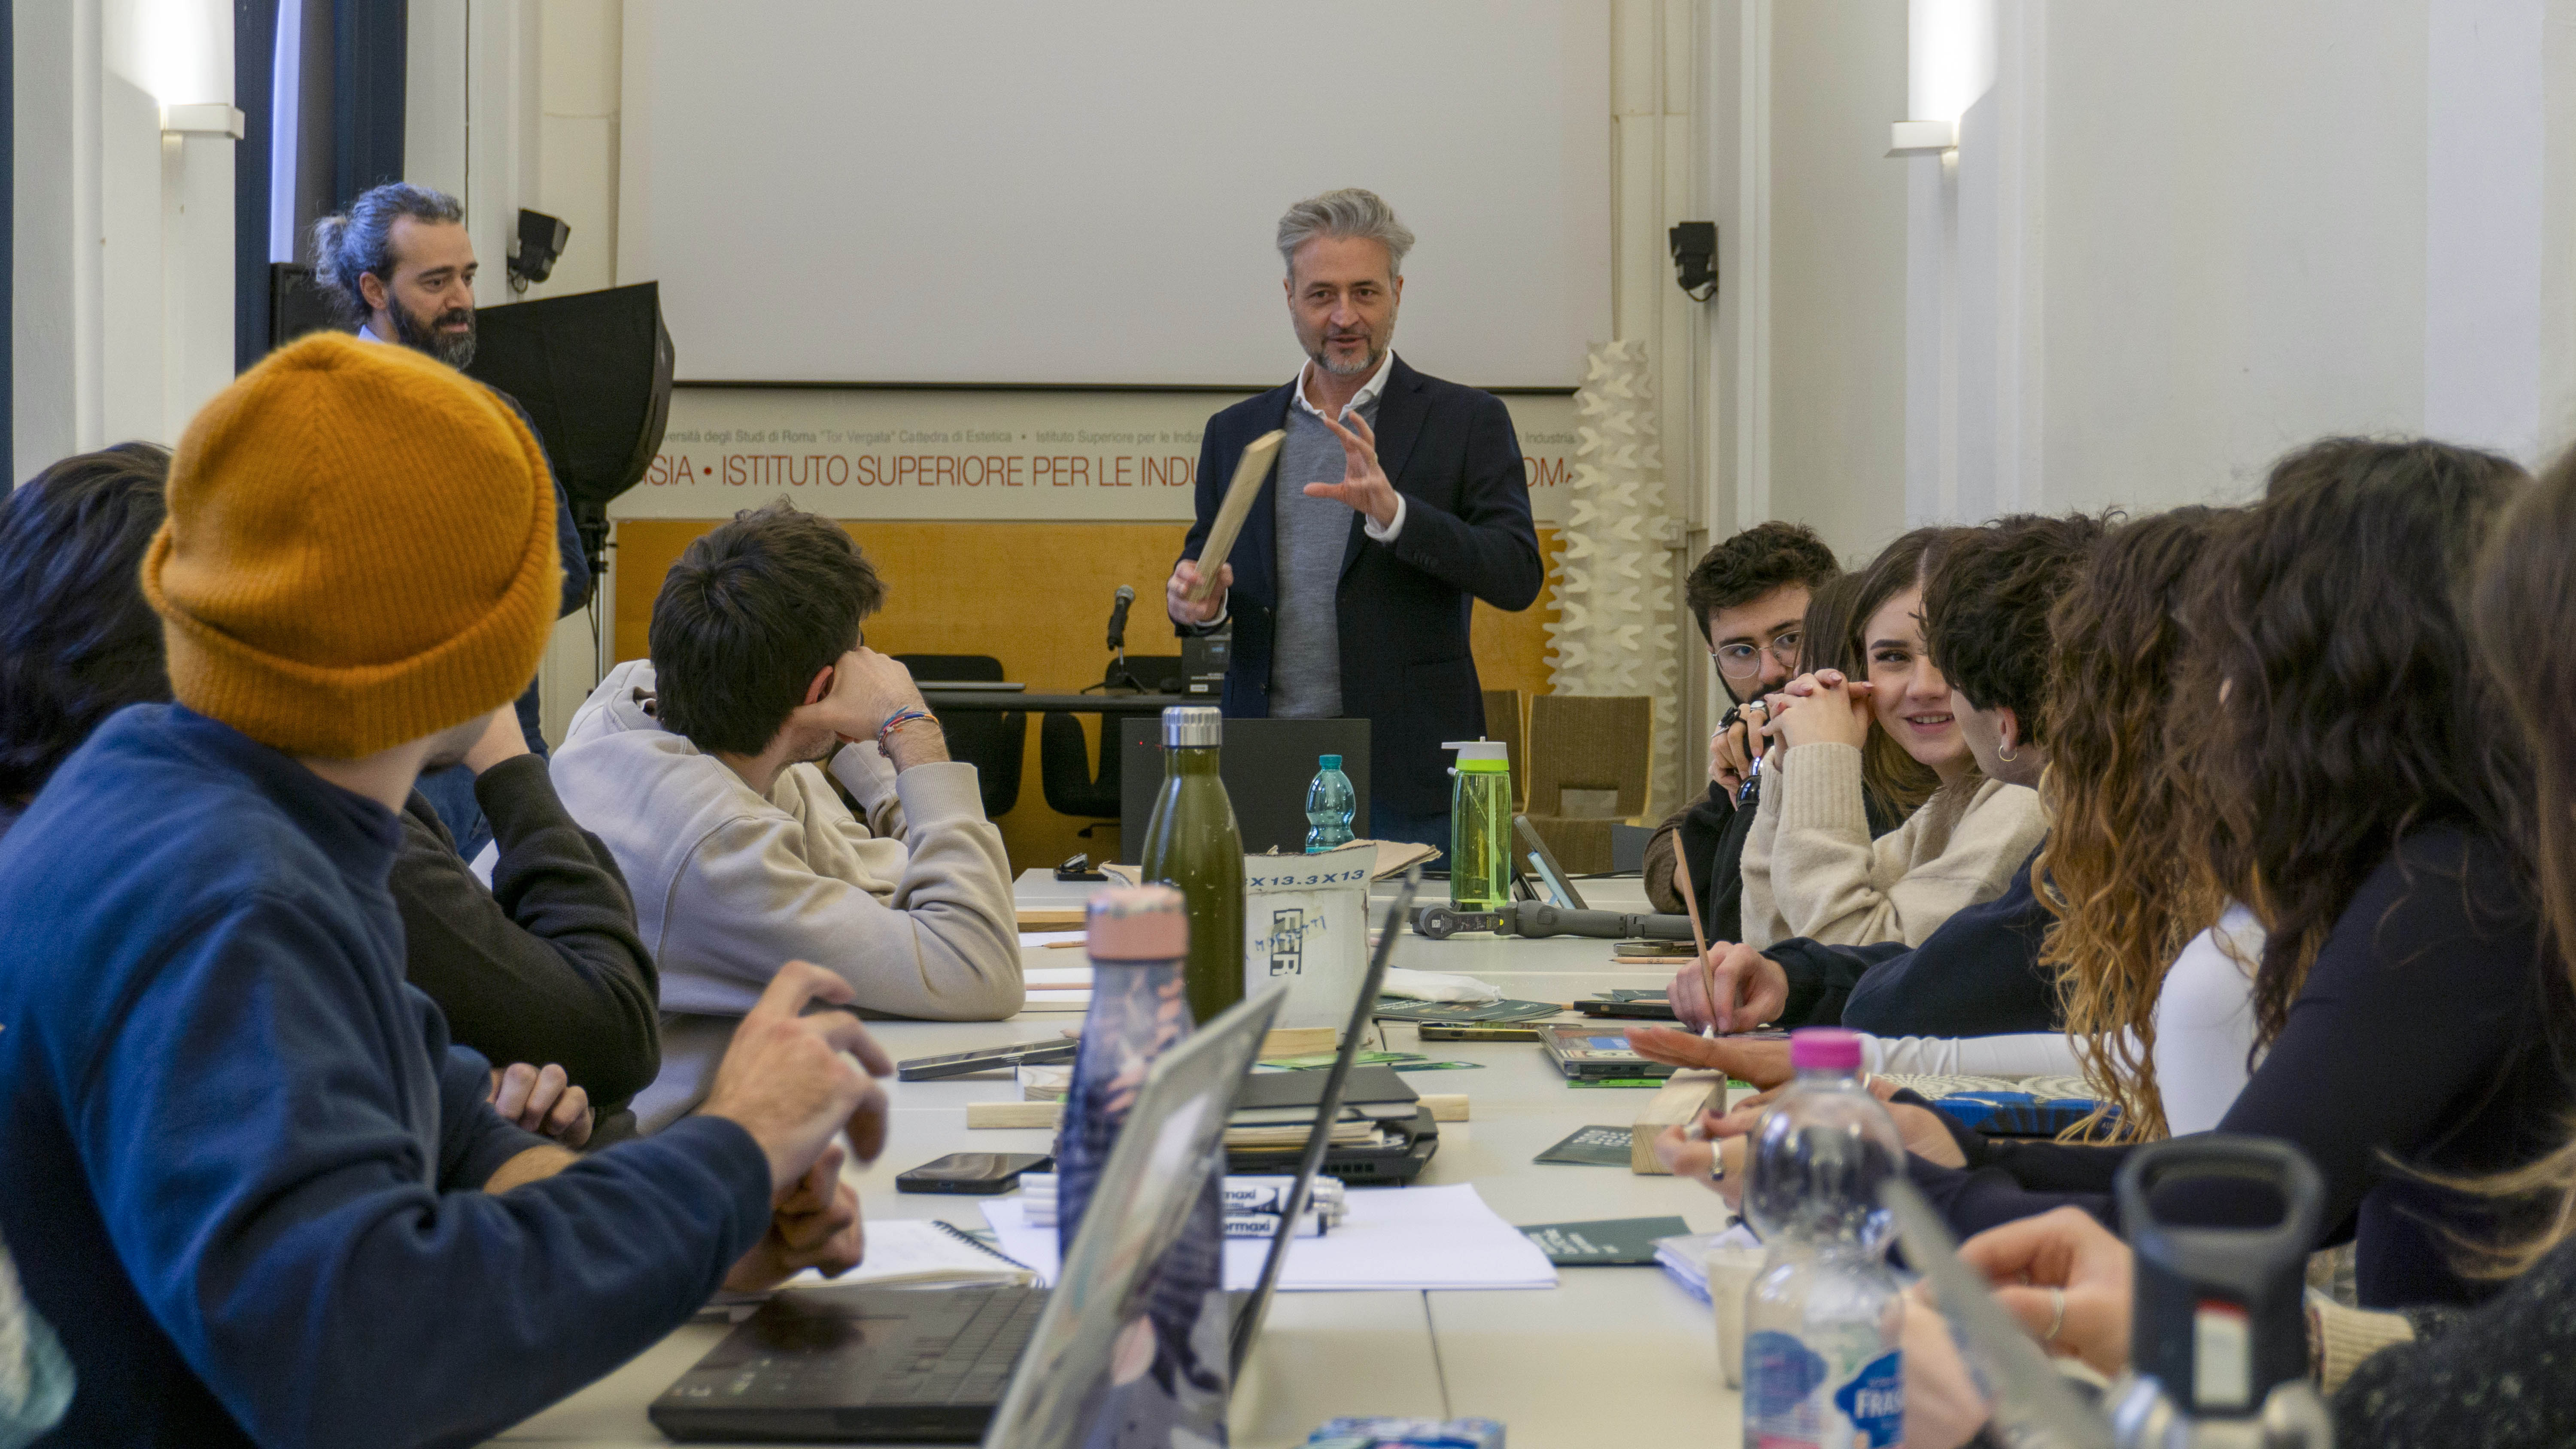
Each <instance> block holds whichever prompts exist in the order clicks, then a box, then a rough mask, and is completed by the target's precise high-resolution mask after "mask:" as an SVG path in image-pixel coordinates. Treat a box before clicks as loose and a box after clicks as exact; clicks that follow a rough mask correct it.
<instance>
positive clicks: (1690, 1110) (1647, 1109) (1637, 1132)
mask: <svg viewBox="0 0 2576 1449" xmlns="http://www.w3.org/2000/svg"><path fill="white" fill-rule="evenodd" d="M1725 1091H1726V1073H1724V1072H1698V1071H1683V1072H1675V1073H1673V1074H1672V1076H1671V1077H1670V1078H1669V1079H1667V1080H1666V1081H1665V1083H1664V1084H1663V1086H1661V1087H1659V1088H1657V1089H1656V1091H1655V1095H1653V1096H1652V1097H1649V1098H1647V1099H1646V1105H1645V1106H1643V1107H1641V1108H1639V1109H1638V1111H1637V1120H1636V1123H1635V1124H1634V1126H1633V1127H1631V1129H1630V1135H1629V1138H1628V1170H1629V1171H1630V1172H1633V1173H1637V1174H1639V1175H1640V1176H1644V1177H1670V1176H1671V1175H1672V1174H1671V1173H1670V1172H1668V1171H1666V1170H1665V1168H1664V1164H1663V1163H1662V1162H1661V1161H1659V1160H1657V1158H1656V1157H1655V1139H1656V1138H1658V1137H1661V1136H1663V1135H1664V1129H1665V1128H1667V1127H1685V1126H1688V1125H1689V1124H1690V1122H1691V1119H1692V1118H1694V1117H1697V1116H1698V1115H1699V1114H1700V1113H1701V1111H1703V1110H1704V1109H1706V1108H1707V1107H1708V1105H1709V1103H1710V1101H1711V1100H1712V1099H1715V1100H1717V1101H1721V1102H1722V1101H1724V1100H1725V1097H1724V1093H1725Z"/></svg>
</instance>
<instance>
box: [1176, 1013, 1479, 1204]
mask: <svg viewBox="0 0 2576 1449" xmlns="http://www.w3.org/2000/svg"><path fill="white" fill-rule="evenodd" d="M1346 1040H1347V1038H1346ZM1324 1075H1325V1074H1324V1073H1322V1072H1318V1071H1303V1072H1269V1073H1264V1074H1262V1075H1260V1076H1256V1077H1254V1078H1252V1079H1251V1080H1250V1081H1248V1082H1245V1083H1244V1084H1243V1096H1242V1097H1241V1099H1240V1100H1238V1101H1237V1103H1236V1105H1235V1113H1234V1125H1236V1126H1238V1127H1247V1126H1266V1125H1269V1124H1271V1123H1279V1124H1282V1125H1290V1124H1299V1123H1306V1122H1312V1121H1314V1120H1315V1114H1316V1113H1317V1111H1318V1110H1319V1109H1320V1107H1321V1104H1322V1101H1323V1097H1322V1092H1323V1090H1324V1087H1325V1083H1324V1082H1323V1081H1321V1080H1319V1079H1320V1078H1322V1077H1324ZM1355 1117H1362V1118H1366V1119H1368V1120H1369V1122H1370V1123H1371V1124H1372V1126H1373V1128H1374V1132H1373V1135H1372V1137H1371V1138H1370V1140H1368V1141H1366V1142H1336V1143H1333V1144H1331V1145H1330V1146H1329V1147H1328V1148H1327V1149H1326V1150H1325V1153H1324V1167H1323V1173H1324V1176H1326V1177H1338V1178H1340V1179H1342V1181H1344V1182H1346V1183H1348V1184H1350V1185H1351V1186H1353V1187H1361V1186H1371V1185H1377V1186H1383V1185H1387V1184H1393V1185H1395V1186H1399V1187H1400V1186H1402V1185H1404V1184H1405V1183H1408V1182H1411V1181H1412V1180H1413V1179H1415V1178H1416V1177H1419V1176H1421V1175H1422V1169H1424V1168H1425V1167H1428V1166H1430V1165H1431V1158H1432V1154H1434V1153H1436V1152H1438V1151H1439V1150H1440V1124H1439V1123H1437V1122H1434V1121H1432V1120H1431V1109H1430V1108H1428V1107H1425V1106H1423V1105H1422V1095H1421V1094H1420V1093H1419V1092H1416V1091H1415V1090H1414V1089H1413V1084H1412V1083H1411V1082H1408V1081H1406V1080H1405V1079H1404V1078H1403V1077H1402V1076H1400V1075H1398V1074H1397V1073H1396V1071H1395V1070H1394V1069H1393V1068H1391V1067H1388V1066H1384V1065H1381V1064H1378V1063H1371V1064H1370V1065H1368V1066H1364V1067H1354V1068H1352V1070H1351V1078H1350V1083H1349V1085H1348V1087H1347V1088H1346V1089H1345V1091H1344V1093H1343V1100H1342V1105H1341V1118H1342V1120H1343V1121H1344V1122H1348V1121H1350V1120H1351V1119H1353V1118H1355ZM1304 1152H1305V1148H1304V1146H1303V1145H1299V1146H1295V1147H1275V1148H1263V1147H1228V1148H1227V1149H1226V1154H1225V1170H1226V1171H1228V1172H1234V1173H1241V1174H1243V1175H1245V1176H1253V1177H1257V1176H1262V1175H1266V1174H1279V1173H1287V1172H1293V1171H1295V1170H1296V1169H1295V1168H1294V1167H1293V1166H1292V1165H1291V1164H1294V1163H1295V1162H1296V1161H1297V1160H1298V1159H1299V1158H1300V1157H1301V1156H1302V1155H1303V1154H1304Z"/></svg>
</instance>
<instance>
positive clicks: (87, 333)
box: [10, 0, 235, 480]
mask: <svg viewBox="0 0 2576 1449" xmlns="http://www.w3.org/2000/svg"><path fill="white" fill-rule="evenodd" d="M13 39H14V41H15V47H16V58H15V74H14V76H13V80H14V82H15V85H16V96H17V99H16V111H15V116H14V120H15V123H16V127H17V148H16V166H17V180H16V187H15V195H14V197H13V213H14V233H15V234H14V237H13V243H14V246H15V258H14V263H13V276H12V292H13V304H14V306H15V309H16V316H15V318H14V319H13V322H12V330H13V337H12V339H11V343H12V347H13V353H12V355H13V357H14V358H15V359H16V362H15V365H14V367H13V368H12V375H13V379H14V384H13V385H14V392H15V396H14V397H13V398H12V399H11V409H12V418H13V422H14V426H15V441H14V451H15V454H16V456H15V457H14V458H12V459H11V460H10V461H11V469H12V476H13V479H15V480H24V479H25V478H27V477H29V476H31V475H32V474H34V473H35V472H36V471H37V470H38V469H40V468H42V467H44V466H45V465H46V464H47V463H50V462H52V461H54V460H55V459H57V458H60V457H62V456H64V455H65V454H67V453H72V452H77V451H81V450H84V449H90V448H97V447H102V446H104V445H106V444H108V443H113V442H119V441H123V440H126V439H131V438H143V439H149V440H152V441H156V442H162V443H168V442H173V441H176V439H177V437H178V434H179V432H180V431H181V429H183V428H184V427H185V426H186V425H187V420H188V418H189V417H190V416H192V415H193V414H194V413H195V411H196V409H197V407H198V406H199V405H200V404H202V403H203V402H204V401H205V400H206V399H207V398H208V397H210V396H212V395H213V394H214V393H215V392H216V391H217V390H219V389H220V388H222V387H223V385H224V384H225V383H226V382H227V381H229V380H230V379H231V377H232V354H233V170H232V168H233V154H232V148H233V146H234V144H235V142H234V141H233V139H232V138H231V137H229V136H227V135H223V134H221V133H220V132H217V133H213V134H208V133H184V134H183V133H182V132H180V131H177V130H170V131H165V130H164V124H165V120H167V121H169V122H170V123H171V124H173V125H176V124H178V121H177V120H176V119H175V118H171V117H170V116H169V108H172V107H187V106H206V105H219V106H227V107H228V106H230V105H231V103H232V98H233V97H232V75H233V51H232V10H231V7H230V6H228V5H226V4H224V3H223V0H74V3H70V4H61V5H47V6H38V5H28V6H20V7H15V29H14V32H13Z"/></svg>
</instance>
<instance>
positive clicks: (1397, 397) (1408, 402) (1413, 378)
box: [1301, 357, 1431, 574]
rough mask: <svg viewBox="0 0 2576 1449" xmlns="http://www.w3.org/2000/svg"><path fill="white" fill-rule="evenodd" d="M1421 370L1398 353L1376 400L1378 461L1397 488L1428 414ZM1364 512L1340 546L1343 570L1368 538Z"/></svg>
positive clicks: (1354, 516) (1355, 515)
mask: <svg viewBox="0 0 2576 1449" xmlns="http://www.w3.org/2000/svg"><path fill="white" fill-rule="evenodd" d="M1301 376H1302V374H1301ZM1424 391H1425V389H1424V387H1423V385H1422V374H1420V373H1418V372H1415V371H1414V370H1413V369H1412V368H1410V367H1407V366H1405V365H1404V359H1403V358H1401V357H1399V358H1397V359H1396V360H1395V365H1394V366H1392V367H1390V368H1388V369H1387V374H1386V386H1385V387H1384V388H1383V389H1381V390H1380V391H1379V393H1378V401H1377V423H1376V425H1375V426H1376V429H1377V465H1378V467H1379V469H1380V470H1381V471H1383V472H1384V473H1385V474H1386V481H1387V482H1388V483H1390V484H1393V485H1394V487H1395V489H1396V491H1397V492H1399V493H1400V492H1403V491H1404V464H1405V460H1406V459H1408V458H1410V457H1412V456H1413V444H1414V440H1415V439H1417V438H1420V437H1421V436H1422V420H1423V419H1424V418H1426V417H1428V416H1430V412H1431V404H1430V403H1429V401H1427V400H1426V399H1425V398H1424V397H1423V393H1424ZM1365 516H1366V515H1363V514H1360V513H1357V512H1354V513H1353V514H1352V515H1351V537H1350V541H1349V542H1348V543H1346V544H1344V545H1343V546H1342V572H1343V573H1344V574H1348V573H1349V572H1350V571H1351V565H1353V564H1356V563H1358V562H1359V561H1360V546H1361V545H1362V544H1364V543H1366V542H1367V541H1368V534H1367V532H1366V529H1367V525H1366V523H1364V522H1363V521H1362V520H1363V519H1364V518H1365Z"/></svg>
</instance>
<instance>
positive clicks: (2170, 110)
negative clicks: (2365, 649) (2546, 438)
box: [1913, 0, 2537, 512]
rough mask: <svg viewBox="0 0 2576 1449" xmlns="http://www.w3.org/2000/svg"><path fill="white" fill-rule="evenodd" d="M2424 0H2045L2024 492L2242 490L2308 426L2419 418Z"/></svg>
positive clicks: (2055, 496)
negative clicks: (2036, 386)
mask: <svg viewBox="0 0 2576 1449" xmlns="http://www.w3.org/2000/svg"><path fill="white" fill-rule="evenodd" d="M2429 3H2431V0H2421V3H2405V4H2386V3H2382V4H2372V5H2366V6H2354V5H2351V4H2349V3H2347V0H2267V3H2264V4H2260V5H2227V6H2215V5H2212V6H2196V5H2183V6H2156V7H2153V8H2152V9H2150V8H2149V7H2145V6H2139V5H2105V6H2098V7H2084V6H2058V7H2055V8H2053V9H2052V10H2051V11H2050V13H2049V19H2048V26H2049V30H2048V47H2047V74H2046V77H2045V83H2046V85H2047V88H2048V111H2047V114H2048V127H2047V163H2046V169H2047V181H2046V184H2047V198H2046V209H2045V212H2044V217H2045V221H2044V226H2045V229H2046V233H2047V257H2046V272H2045V296H2046V308H2047V325H2046V362H2045V384H2044V385H2045V388H2046V392H2045V397H2044V407H2045V414H2046V418H2047V432H2046V442H2045V457H2046V460H2047V461H2046V469H2045V475H2044V478H2043V479H2042V480H2041V486H2040V489H2039V490H2038V496H2037V497H2035V498H2026V499H2025V500H2024V502H2025V504H2039V505H2045V506H2047V507H2051V508H2093V507H2099V506H2101V505H2103V504H2106V503H2114V502H2118V503H2130V504H2136V505H2144V506H2161V505H2165V504H2172V503H2180V502H2185V501H2190V500H2195V499H2202V498H2208V497H2213V496H2219V497H2239V496H2245V495H2247V494H2249V493H2250V492H2252V491H2253V490H2254V489H2256V488H2257V487H2259V484H2260V480H2261V476H2262V471H2263V469H2264V468H2265V466H2266V465H2267V464H2269V463H2270V462H2271V461H2272V459H2273V458H2275V457H2277V456H2278V455H2280V454H2281V453H2283V452H2285V451H2287V450H2289V449H2290V448H2293V447H2296V446H2297V445H2299V444H2301V443H2303V442H2305V441H2307V440H2309V439H2312V438H2315V437H2318V436H2320V435H2323V434H2327V433H2339V432H2361V433H2370V432H2416V431H2419V430H2421V429H2422V428H2423V427H2424V425H2425V416H2424V388H2425V285H2426V270H2425V266H2426V249H2425V238H2426V216H2427V213H2426V195H2425V186H2426V124H2425V120H2426V89H2425V31H2426V24H2427V14H2426V12H2427V6H2428V4H2429ZM2443 3H2456V0H2443ZM2328 36H2331V37H2332V38H2333V41H2334V43H2333V44H2331V45H2328V44H2320V43H2319V42H2320V41H2321V40H2322V39H2324V38H2326V37H2328ZM2535 63H2536V61H2535ZM2148 118H2152V119H2151V120H2150V119H2148ZM1913 164H1922V163H1913ZM1962 164H1963V165H1964V164H1966V163H1965V161H1964V159H1963V162H1962ZM2532 220H2533V221H2534V222H2535V223H2536V220H2537V218H2536V217H2535V218H2533V219H2532ZM2534 280H2535V281H2536V280H2537V279H2536V278H2535V279H2534ZM2534 300H2535V301H2536V299H2534ZM2526 446H2527V444H2526ZM1963 491H1964V490H1963ZM1969 511H1970V512H1974V511H1975V510H1973V509H1972V510H1969Z"/></svg>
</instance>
